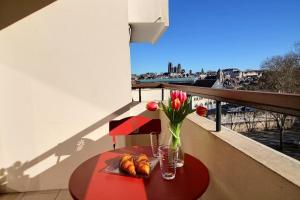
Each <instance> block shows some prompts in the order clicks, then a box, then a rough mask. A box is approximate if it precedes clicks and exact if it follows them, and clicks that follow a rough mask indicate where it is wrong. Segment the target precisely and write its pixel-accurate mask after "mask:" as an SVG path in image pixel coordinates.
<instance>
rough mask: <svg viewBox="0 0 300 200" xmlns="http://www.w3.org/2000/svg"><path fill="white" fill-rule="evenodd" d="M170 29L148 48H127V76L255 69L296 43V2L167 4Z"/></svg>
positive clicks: (187, 0)
mask: <svg viewBox="0 0 300 200" xmlns="http://www.w3.org/2000/svg"><path fill="white" fill-rule="evenodd" d="M169 15H170V27H169V28H168V30H167V31H166V32H165V33H164V35H163V36H162V37H161V38H160V40H159V41H158V42H157V43H156V44H154V45H151V44H142V43H134V44H131V47H130V48H131V66H132V73H137V74H140V73H144V72H165V71H167V64H168V62H169V61H170V62H172V63H173V65H176V64H178V63H181V65H182V66H183V68H184V69H185V70H186V71H187V70H189V69H192V70H193V72H195V71H200V70H201V68H202V67H203V68H204V70H205V71H207V70H217V69H218V68H226V67H239V68H240V69H242V70H244V69H257V68H259V66H260V64H261V63H262V61H263V60H265V59H266V58H267V57H271V56H274V55H282V54H285V53H287V52H289V51H291V50H292V49H293V45H294V43H295V42H296V41H300V0H260V1H259V0H169Z"/></svg>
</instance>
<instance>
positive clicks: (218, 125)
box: [216, 101, 222, 131]
mask: <svg viewBox="0 0 300 200" xmlns="http://www.w3.org/2000/svg"><path fill="white" fill-rule="evenodd" d="M221 114H222V108H221V101H216V131H221Z"/></svg>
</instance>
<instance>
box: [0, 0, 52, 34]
mask: <svg viewBox="0 0 300 200" xmlns="http://www.w3.org/2000/svg"><path fill="white" fill-rule="evenodd" d="M55 1H56V0H1V1H0V30H2V29H4V28H6V27H8V26H10V25H11V24H13V23H15V22H17V21H19V20H21V19H23V18H24V17H26V16H28V15H30V14H32V13H34V12H36V11H38V10H40V9H42V8H44V7H46V6H48V5H49V4H51V3H53V2H55Z"/></svg>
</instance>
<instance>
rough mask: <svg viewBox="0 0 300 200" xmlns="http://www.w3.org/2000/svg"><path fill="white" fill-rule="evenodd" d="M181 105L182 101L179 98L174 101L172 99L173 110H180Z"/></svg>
mask: <svg viewBox="0 0 300 200" xmlns="http://www.w3.org/2000/svg"><path fill="white" fill-rule="evenodd" d="M180 106H181V102H180V100H179V98H176V99H175V100H174V101H172V108H173V110H179V109H180Z"/></svg>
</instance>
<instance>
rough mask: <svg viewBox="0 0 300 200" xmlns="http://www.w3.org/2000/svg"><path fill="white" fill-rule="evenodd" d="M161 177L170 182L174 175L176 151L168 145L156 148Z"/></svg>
mask: <svg viewBox="0 0 300 200" xmlns="http://www.w3.org/2000/svg"><path fill="white" fill-rule="evenodd" d="M158 154H159V164H160V170H161V175H162V177H163V178H164V179H166V180H172V179H174V178H175V175H176V162H177V154H178V149H177V148H172V147H171V146H169V145H161V146H159V148H158Z"/></svg>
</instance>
